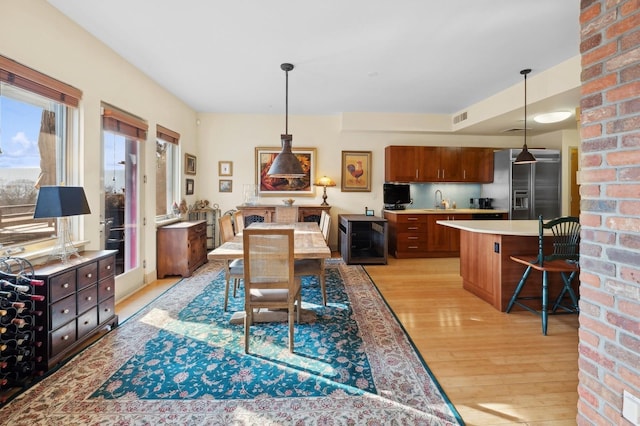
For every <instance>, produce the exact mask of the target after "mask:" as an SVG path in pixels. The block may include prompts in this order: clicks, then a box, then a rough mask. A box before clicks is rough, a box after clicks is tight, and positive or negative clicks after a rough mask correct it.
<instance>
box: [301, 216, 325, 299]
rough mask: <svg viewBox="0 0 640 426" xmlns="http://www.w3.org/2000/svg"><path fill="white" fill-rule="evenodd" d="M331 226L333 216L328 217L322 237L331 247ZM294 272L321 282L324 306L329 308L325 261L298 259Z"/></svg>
mask: <svg viewBox="0 0 640 426" xmlns="http://www.w3.org/2000/svg"><path fill="white" fill-rule="evenodd" d="M330 226H331V216H329V215H327V217H326V218H325V220H324V223H323V227H324V229H322V236H323V237H324V240H325V242H326V243H327V245H329V228H330ZM294 272H295V275H296V277H300V278H302V277H304V276H314V277H318V281H320V291H321V292H322V304H323V305H324V306H327V285H326V280H325V270H324V259H296V260H295V262H294Z"/></svg>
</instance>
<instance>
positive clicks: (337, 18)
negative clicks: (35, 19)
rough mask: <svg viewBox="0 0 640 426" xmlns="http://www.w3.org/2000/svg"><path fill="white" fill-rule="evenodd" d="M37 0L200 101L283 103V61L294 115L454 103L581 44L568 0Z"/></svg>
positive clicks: (502, 85) (275, 109)
mask: <svg viewBox="0 0 640 426" xmlns="http://www.w3.org/2000/svg"><path fill="white" fill-rule="evenodd" d="M48 2H49V3H50V4H51V5H52V6H54V7H55V8H57V9H58V10H60V11H61V12H62V13H64V14H65V15H67V16H68V17H69V18H70V19H72V20H73V21H75V22H76V23H78V24H79V25H80V26H81V27H83V28H84V29H86V30H87V31H88V32H89V33H91V34H93V35H94V36H95V37H97V38H98V39H100V40H101V41H102V42H104V43H105V44H107V45H108V46H110V47H111V48H112V49H113V50H114V51H116V52H117V53H118V54H119V55H121V56H122V57H124V58H125V59H126V60H128V61H129V62H130V63H132V64H133V65H135V66H136V67H137V68H139V69H140V70H142V71H143V72H144V73H146V74H147V75H149V76H150V77H151V78H152V79H153V80H155V81H156V82H158V83H159V84H160V85H161V86H163V87H165V88H166V89H167V90H169V91H170V92H172V93H173V94H175V95H176V96H177V97H178V98H180V99H182V100H183V101H184V102H185V103H186V104H188V105H189V106H191V107H192V108H193V109H195V110H196V111H198V112H226V113H274V114H276V113H277V114H281V113H283V112H284V108H285V73H284V71H282V70H281V69H280V64H281V63H283V62H290V63H292V64H294V66H295V69H294V70H293V71H291V72H290V73H289V114H292V115H293V114H335V113H341V112H385V113H425V114H453V113H455V112H457V111H461V110H463V109H464V108H466V107H468V106H470V105H473V104H475V103H476V102H479V101H481V100H483V99H486V98H487V97H489V96H491V95H493V94H495V93H497V92H499V91H501V90H503V89H506V88H508V87H510V86H513V85H514V84H516V83H518V82H520V81H522V76H521V75H520V70H521V69H523V68H532V69H533V72H532V73H531V75H530V76H531V77H533V76H535V74H536V73H539V72H542V71H544V70H546V69H549V68H551V67H552V66H554V65H557V64H559V63H561V62H563V61H565V60H567V59H569V58H571V57H574V56H576V55H578V54H579V11H580V5H579V0H535V1H534V0H395V1H391V0H324V1H311V0H269V1H265V0H225V1H222V0H181V1H177V0H109V1H86V0H48ZM578 96H579V94H578V93H572V94H571V95H570V96H569V99H562V100H558V102H561V103H564V104H566V103H570V104H572V105H571V106H573V107H576V106H578V100H579V98H578ZM550 103H551V105H549V108H554V107H555V105H554V104H553V102H550ZM563 107H566V105H563ZM569 121H572V120H569ZM520 125H521V124H520ZM570 125H572V126H574V128H575V121H574V122H573V124H570ZM514 126H517V124H516V123H504V122H500V123H495V125H494V126H493V127H490V128H488V130H486V131H487V132H491V131H494V132H499V131H502V130H504V129H505V128H511V127H514Z"/></svg>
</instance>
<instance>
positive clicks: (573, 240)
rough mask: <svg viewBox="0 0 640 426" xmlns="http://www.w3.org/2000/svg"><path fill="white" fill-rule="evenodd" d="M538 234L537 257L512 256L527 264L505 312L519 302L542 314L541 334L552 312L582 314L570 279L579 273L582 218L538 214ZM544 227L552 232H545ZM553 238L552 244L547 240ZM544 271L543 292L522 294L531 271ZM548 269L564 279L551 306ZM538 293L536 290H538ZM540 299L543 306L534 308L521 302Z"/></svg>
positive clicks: (513, 258)
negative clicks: (548, 217)
mask: <svg viewBox="0 0 640 426" xmlns="http://www.w3.org/2000/svg"><path fill="white" fill-rule="evenodd" d="M538 220H539V233H538V256H537V257H536V258H533V259H532V258H525V257H520V256H511V257H510V258H511V260H513V261H514V262H518V263H521V264H523V265H524V266H526V269H525V271H524V273H523V274H522V278H521V279H520V282H518V285H517V286H516V289H515V291H514V292H513V296H511V299H510V300H509V304H508V305H507V309H506V312H507V313H509V312H510V311H511V309H512V308H513V306H514V305H518V306H520V307H521V308H524V309H526V310H528V311H530V312H533V313H535V314H539V315H540V316H541V317H542V334H544V335H545V336H546V335H547V320H548V315H549V311H551V313H557V311H558V309H561V310H562V311H563V312H565V313H575V314H577V313H579V308H578V298H577V297H576V294H575V292H574V291H573V288H572V287H571V282H572V281H573V279H574V278H575V276H576V275H577V274H578V272H579V264H578V260H579V248H580V221H579V219H578V218H577V217H574V216H564V217H559V218H556V219H552V220H550V221H548V222H546V223H545V222H544V221H543V219H542V216H540V217H539V219H538ZM545 230H549V234H548V235H545ZM549 239H550V240H551V244H550V245H549V244H548V243H546V242H547V240H549ZM534 269H535V270H536V271H540V272H542V289H541V295H540V296H538V295H536V296H521V295H520V293H521V292H522V290H523V288H524V286H525V284H526V282H527V278H529V274H530V273H531V271H532V270H534ZM549 272H558V273H560V276H561V278H562V290H561V291H560V293H559V294H558V295H557V297H556V298H555V301H554V304H553V307H551V309H549V306H548V297H549V295H548V293H549V282H548V276H549ZM536 293H537V292H536ZM566 296H568V297H569V299H570V300H569V305H565V304H564V303H565V302H564V299H565V298H566ZM524 300H541V304H542V305H541V309H540V311H538V310H537V309H535V308H533V307H531V306H530V305H528V304H525V303H523V302H521V301H524Z"/></svg>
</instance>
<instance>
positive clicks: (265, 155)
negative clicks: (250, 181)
mask: <svg viewBox="0 0 640 426" xmlns="http://www.w3.org/2000/svg"><path fill="white" fill-rule="evenodd" d="M280 150H281V149H280V148H265V147H258V148H256V186H257V187H258V195H260V196H264V195H267V196H269V195H289V196H290V195H309V196H313V195H315V188H314V187H313V178H314V177H315V171H316V149H315V148H292V149H291V151H292V152H293V153H294V154H295V156H296V157H297V158H298V160H299V161H300V165H301V166H302V170H303V171H304V176H303V177H301V178H295V179H284V178H270V177H269V176H267V172H268V171H269V168H270V167H271V163H273V160H274V159H275V158H276V156H277V155H278V154H279V153H280Z"/></svg>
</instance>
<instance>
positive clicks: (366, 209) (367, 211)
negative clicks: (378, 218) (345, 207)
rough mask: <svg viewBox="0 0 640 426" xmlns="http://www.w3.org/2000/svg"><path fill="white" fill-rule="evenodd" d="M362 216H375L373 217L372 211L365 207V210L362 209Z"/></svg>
mask: <svg viewBox="0 0 640 426" xmlns="http://www.w3.org/2000/svg"><path fill="white" fill-rule="evenodd" d="M364 214H365V215H366V216H375V215H374V214H373V209H370V208H368V207H365V208H364Z"/></svg>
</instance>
